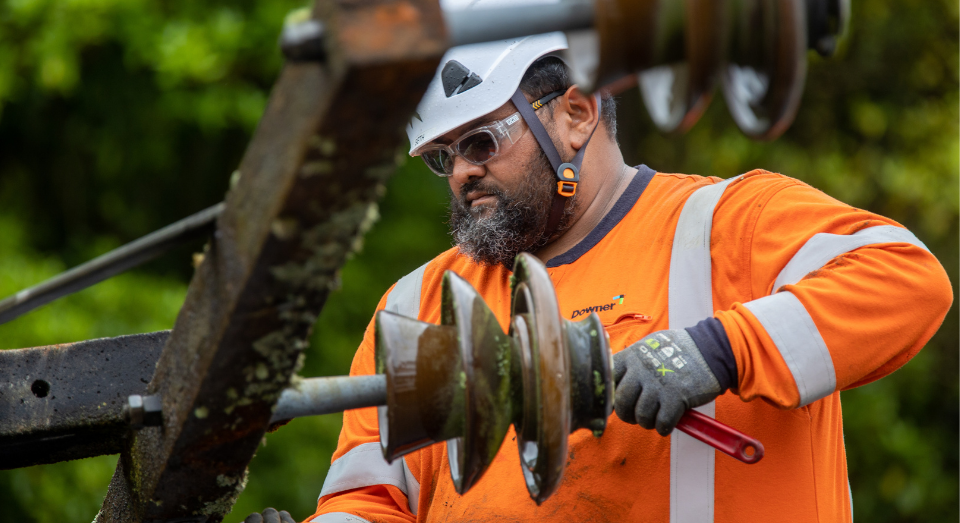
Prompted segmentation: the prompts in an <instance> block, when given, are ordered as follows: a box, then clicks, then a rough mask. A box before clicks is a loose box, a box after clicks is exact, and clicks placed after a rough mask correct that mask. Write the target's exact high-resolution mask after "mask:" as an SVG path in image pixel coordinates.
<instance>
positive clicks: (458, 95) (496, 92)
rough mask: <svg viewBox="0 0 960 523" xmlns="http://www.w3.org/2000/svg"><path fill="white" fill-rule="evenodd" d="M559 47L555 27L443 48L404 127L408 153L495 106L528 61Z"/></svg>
mask: <svg viewBox="0 0 960 523" xmlns="http://www.w3.org/2000/svg"><path fill="white" fill-rule="evenodd" d="M565 49H567V37H566V36H565V35H564V34H563V33H560V32H557V33H547V34H541V35H534V36H527V37H524V38H514V39H510V40H500V41H497V42H486V43H482V44H471V45H464V46H459V47H454V48H452V49H450V50H449V51H447V53H446V54H445V55H444V56H443V59H442V60H441V61H440V67H439V69H438V70H437V74H436V76H434V78H433V80H432V81H431V82H430V86H429V87H427V92H426V93H425V94H424V95H423V99H422V100H421V101H420V105H418V106H417V113H416V115H414V117H413V119H412V120H411V121H410V124H409V125H408V126H407V136H408V137H409V138H410V156H416V155H417V154H418V153H417V148H419V147H420V146H422V145H424V144H427V143H430V142H431V141H433V140H435V139H437V138H438V137H439V136H442V135H444V134H446V133H448V132H450V131H451V130H453V129H456V128H457V127H460V126H461V125H463V124H465V123H467V122H470V121H472V120H475V119H477V118H480V117H481V116H484V115H486V114H489V113H491V112H493V111H495V110H497V109H499V108H500V106H502V105H503V104H505V103H507V102H508V101H509V100H510V97H511V96H513V94H514V93H515V92H516V91H517V88H518V87H519V86H520V80H521V79H522V78H523V74H524V73H525V72H526V71H527V69H528V68H529V67H530V66H531V65H532V64H533V63H534V62H536V61H537V60H538V59H539V58H542V57H544V56H546V55H548V54H550V53H555V52H557V51H562V50H565Z"/></svg>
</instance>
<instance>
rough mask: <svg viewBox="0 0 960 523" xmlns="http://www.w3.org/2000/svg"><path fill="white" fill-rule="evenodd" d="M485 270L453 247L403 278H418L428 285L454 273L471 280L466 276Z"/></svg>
mask: <svg viewBox="0 0 960 523" xmlns="http://www.w3.org/2000/svg"><path fill="white" fill-rule="evenodd" d="M485 269H487V268H485V267H483V266H480V265H478V264H477V263H476V262H474V261H473V260H471V259H470V257H469V256H466V255H465V254H463V253H462V252H460V249H458V248H457V247H456V246H453V247H451V248H449V249H447V250H445V251H443V252H441V253H440V254H438V255H436V256H435V257H434V258H433V259H431V260H429V261H427V262H426V263H424V264H423V265H421V266H419V267H417V268H416V269H414V270H413V271H411V272H409V273H408V274H407V275H405V276H404V277H403V278H416V279H418V280H420V281H422V282H428V283H429V282H439V281H440V279H441V278H443V273H444V272H446V271H453V272H455V273H457V274H460V275H461V276H464V277H465V278H467V279H468V280H469V279H470V278H468V277H467V276H465V275H471V274H473V273H476V272H483V271H484V270H485ZM403 278H401V280H402V279H403Z"/></svg>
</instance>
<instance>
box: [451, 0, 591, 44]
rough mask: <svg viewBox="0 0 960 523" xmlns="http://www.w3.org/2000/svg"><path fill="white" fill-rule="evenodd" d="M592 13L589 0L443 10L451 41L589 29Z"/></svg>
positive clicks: (456, 42) (564, 0) (497, 38)
mask: <svg viewBox="0 0 960 523" xmlns="http://www.w3.org/2000/svg"><path fill="white" fill-rule="evenodd" d="M593 17H594V9H593V1H592V0H561V1H560V2H556V3H550V4H547V3H543V4H535V5H520V6H511V7H489V8H478V9H445V10H444V11H443V18H444V21H445V22H446V24H447V35H448V38H449V40H450V44H451V45H464V44H474V43H478V42H490V41H493V40H505V39H507V38H516V37H520V36H527V35H532V34H541V33H550V32H553V31H575V30H578V29H589V28H591V27H593Z"/></svg>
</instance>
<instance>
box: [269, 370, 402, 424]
mask: <svg viewBox="0 0 960 523" xmlns="http://www.w3.org/2000/svg"><path fill="white" fill-rule="evenodd" d="M386 403H387V377H386V376H384V375H383V374H374V375H372V376H336V377H332V378H307V379H304V380H301V381H300V382H299V383H298V384H297V386H296V387H291V388H289V389H286V390H284V391H283V394H281V395H280V400H279V401H277V409H276V410H275V411H274V412H273V417H272V418H270V423H276V422H278V421H286V420H289V419H293V418H299V417H301V416H319V415H321V414H331V413H334V412H343V411H345V410H350V409H359V408H363V407H374V406H377V405H386Z"/></svg>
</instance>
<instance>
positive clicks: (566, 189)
mask: <svg viewBox="0 0 960 523" xmlns="http://www.w3.org/2000/svg"><path fill="white" fill-rule="evenodd" d="M510 100H511V101H513V105H515V106H517V110H518V111H520V116H522V117H523V119H524V121H525V122H527V127H529V128H530V132H532V133H533V136H534V138H536V139H537V143H539V144H540V148H541V149H543V152H544V154H546V155H547V160H549V161H550V165H551V166H552V167H553V174H554V176H556V177H557V192H555V193H554V194H553V206H552V207H551V208H550V218H549V219H548V220H547V229H546V234H547V237H550V236H553V233H555V232H557V227H558V226H559V225H560V218H562V217H563V209H564V208H565V207H566V205H567V201H568V200H569V199H570V197H572V196H573V195H574V194H576V193H577V184H578V183H579V182H580V166H581V165H582V164H583V155H584V153H585V152H586V150H587V144H589V143H590V139H591V138H593V133H594V132H596V130H597V127H599V126H600V119H599V118H597V125H595V126H594V127H593V130H592V131H590V136H588V137H587V141H585V142H583V147H581V148H580V150H579V151H577V154H576V155H575V156H574V157H573V159H572V160H570V162H564V161H563V160H562V159H561V158H560V153H559V152H558V151H557V147H556V146H555V145H554V144H553V140H552V139H551V138H550V135H549V134H548V133H547V129H546V128H545V127H544V126H543V123H542V122H541V121H540V118H537V113H535V112H534V110H533V108H532V107H531V106H530V102H528V101H527V98H526V97H525V96H524V95H523V91H521V90H520V89H519V88H518V89H517V91H516V92H515V93H513V96H512V97H511V98H510ZM597 112H598V113H599V112H600V96H597Z"/></svg>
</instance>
